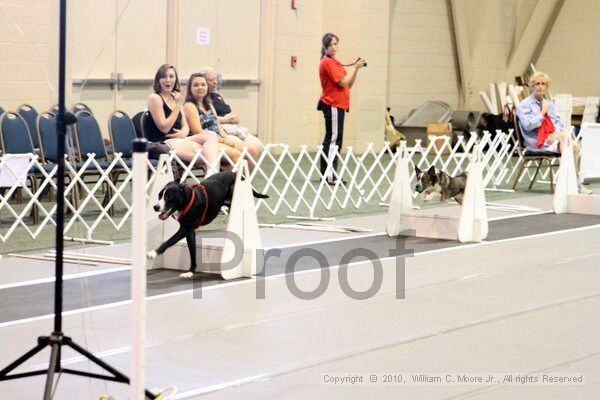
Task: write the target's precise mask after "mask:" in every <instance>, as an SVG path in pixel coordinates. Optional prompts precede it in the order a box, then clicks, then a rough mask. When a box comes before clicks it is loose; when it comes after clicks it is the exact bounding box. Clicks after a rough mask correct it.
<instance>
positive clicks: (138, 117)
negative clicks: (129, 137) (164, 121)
mask: <svg viewBox="0 0 600 400" xmlns="http://www.w3.org/2000/svg"><path fill="white" fill-rule="evenodd" d="M144 113H145V111H140V112H139V113H137V114H135V115H134V116H133V118H132V119H131V122H133V126H134V127H135V134H136V136H137V137H139V138H143V137H146V136H145V135H144V128H143V125H142V116H143V115H144Z"/></svg>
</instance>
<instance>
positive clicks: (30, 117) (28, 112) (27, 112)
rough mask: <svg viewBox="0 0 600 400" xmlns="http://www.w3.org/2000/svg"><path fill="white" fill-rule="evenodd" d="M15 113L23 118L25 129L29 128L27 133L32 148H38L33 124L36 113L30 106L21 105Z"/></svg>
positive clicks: (35, 119)
mask: <svg viewBox="0 0 600 400" xmlns="http://www.w3.org/2000/svg"><path fill="white" fill-rule="evenodd" d="M17 113H18V114H19V115H20V116H21V117H23V119H24V120H25V122H26V123H27V127H28V128H29V133H30V134H31V141H32V142H33V148H34V149H37V148H39V147H40V144H39V142H38V137H37V134H36V128H35V124H36V121H37V117H38V112H37V111H36V109H35V108H33V107H32V106H30V105H29V104H21V105H20V106H19V108H17Z"/></svg>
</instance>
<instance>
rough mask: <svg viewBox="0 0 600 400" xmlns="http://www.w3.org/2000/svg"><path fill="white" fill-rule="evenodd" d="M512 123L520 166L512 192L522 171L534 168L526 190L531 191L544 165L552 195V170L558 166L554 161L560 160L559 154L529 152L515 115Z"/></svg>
mask: <svg viewBox="0 0 600 400" xmlns="http://www.w3.org/2000/svg"><path fill="white" fill-rule="evenodd" d="M514 122H515V129H514V131H513V135H514V136H515V138H514V139H515V143H517V147H516V150H517V153H518V154H519V156H520V158H521V166H520V168H519V172H518V173H517V175H516V177H515V182H514V183H513V186H512V188H513V190H514V189H515V188H516V187H517V184H518V183H519V180H520V179H521V175H522V174H523V170H524V169H531V168H535V172H534V174H533V177H532V178H531V182H530V183H529V187H528V189H527V190H531V188H532V186H533V183H534V182H535V179H536V178H537V176H538V173H539V172H540V169H541V168H542V167H544V164H546V166H547V167H548V169H549V178H550V192H551V193H554V172H553V168H556V167H558V166H559V163H558V162H555V161H556V160H560V153H555V152H552V151H531V150H527V149H526V148H525V147H524V145H523V136H522V134H521V126H520V125H519V118H518V117H517V113H515V114H514Z"/></svg>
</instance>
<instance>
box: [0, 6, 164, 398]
mask: <svg viewBox="0 0 600 400" xmlns="http://www.w3.org/2000/svg"><path fill="white" fill-rule="evenodd" d="M66 14H67V12H66V0H60V23H59V25H60V39H59V71H58V107H59V108H58V116H57V119H56V128H57V134H58V160H57V164H58V170H57V179H56V272H55V276H56V280H55V283H54V330H53V332H52V333H51V334H50V336H40V337H38V343H37V345H36V346H35V347H34V348H33V349H31V350H29V351H28V352H27V353H25V354H23V355H22V356H21V357H19V358H18V359H16V360H15V361H14V362H13V363H12V364H10V365H8V366H7V367H6V368H4V369H3V370H1V371H0V381H4V380H9V379H18V378H24V377H27V376H35V375H47V378H46V387H45V389H44V400H50V399H51V397H52V386H53V384H54V375H55V374H56V373H68V374H73V375H79V376H85V377H88V378H96V379H104V380H108V381H114V382H121V383H126V384H129V378H128V377H127V376H125V375H124V374H123V373H121V372H119V371H117V370H116V369H114V368H113V367H111V366H110V365H108V364H107V363H105V362H104V361H102V360H101V359H99V358H98V357H96V356H94V355H93V354H92V353H90V352H89V351H87V350H86V349H84V348H83V347H81V346H79V345H78V344H77V343H75V342H74V341H73V340H72V339H71V338H70V337H68V336H65V335H64V334H63V331H62V306H63V301H62V300H63V298H62V295H63V230H64V197H65V194H64V193H65V157H64V154H65V136H66V130H67V125H71V124H74V123H75V121H76V118H75V116H74V115H73V114H71V113H65V37H66V23H67V18H66ZM46 346H49V347H50V349H51V352H50V363H49V365H48V369H47V370H45V369H42V370H38V371H30V372H23V373H17V374H12V375H8V374H9V373H10V372H11V371H12V370H14V369H15V368H17V367H18V366H20V365H21V364H23V363H24V362H26V361H27V360H28V359H30V358H31V357H33V356H34V355H36V354H37V353H39V352H40V351H42V350H43V349H45V348H46ZM63 346H68V347H70V348H71V349H73V350H75V351H76V352H78V353H79V354H81V355H82V356H84V357H86V358H87V359H89V360H90V361H92V362H94V363H95V364H96V365H98V366H100V367H102V368H103V369H104V370H105V371H107V372H109V373H110V375H102V374H95V373H91V372H86V371H78V370H75V369H70V368H63V367H62V366H61V349H62V347H63ZM145 394H146V397H148V398H150V399H155V397H156V396H155V395H154V394H152V393H151V392H150V391H148V390H145Z"/></svg>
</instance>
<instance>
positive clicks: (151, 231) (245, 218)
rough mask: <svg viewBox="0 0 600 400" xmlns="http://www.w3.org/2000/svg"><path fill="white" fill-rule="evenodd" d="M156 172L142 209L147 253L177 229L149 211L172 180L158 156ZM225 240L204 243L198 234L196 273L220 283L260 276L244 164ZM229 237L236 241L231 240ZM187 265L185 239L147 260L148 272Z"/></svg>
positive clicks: (257, 242)
mask: <svg viewBox="0 0 600 400" xmlns="http://www.w3.org/2000/svg"><path fill="white" fill-rule="evenodd" d="M163 163H164V166H163ZM156 170H157V174H156V179H155V180H154V182H153V184H152V187H151V190H150V201H149V203H148V205H147V208H146V217H147V221H148V249H156V248H157V247H158V246H159V245H160V244H161V243H162V242H164V241H165V240H167V239H168V238H170V237H171V236H172V235H173V234H174V233H175V232H176V231H177V230H178V229H179V223H178V222H177V221H176V220H175V219H173V218H169V219H167V220H166V221H160V220H158V218H157V217H156V212H155V211H154V209H153V208H152V206H153V204H154V202H155V201H156V199H157V197H158V192H159V191H160V189H161V188H162V187H163V186H164V185H165V184H167V183H168V182H170V181H172V180H173V171H172V169H171V165H170V163H169V161H168V158H167V157H165V158H164V159H163V156H161V158H160V159H159V162H158V166H157V168H156ZM226 236H227V238H225V239H223V238H215V239H211V238H208V239H207V238H202V235H201V234H200V235H197V239H196V263H197V265H198V267H197V271H199V272H200V271H201V272H208V273H212V274H220V275H221V276H222V277H223V278H224V279H235V278H239V277H242V276H243V277H251V276H253V275H256V274H257V273H260V272H261V271H262V265H260V266H259V265H257V263H256V259H257V256H256V252H257V250H258V249H260V248H261V247H262V245H261V239H260V232H259V229H258V220H257V216H256V207H255V205H254V196H253V195H252V186H251V182H250V173H249V170H248V163H247V162H246V160H243V161H242V163H241V166H240V168H238V170H237V175H236V183H235V189H234V191H233V199H232V202H231V208H230V212H229V221H228V223H227V233H226ZM231 236H237V237H234V239H233V240H232V239H230V237H231ZM238 238H239V239H241V243H242V244H243V246H242V247H240V246H239V245H240V243H239V241H238ZM236 245H237V246H238V248H236ZM240 252H241V253H240ZM232 262H233V264H234V265H232ZM189 265H190V260H189V252H188V247H187V242H186V241H185V239H182V240H181V241H179V242H178V243H176V244H175V245H174V246H172V247H170V248H168V249H167V250H166V251H165V253H164V254H163V255H159V256H157V257H156V258H155V259H154V260H148V268H149V269H152V268H167V269H176V270H182V271H187V270H188V268H189Z"/></svg>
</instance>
